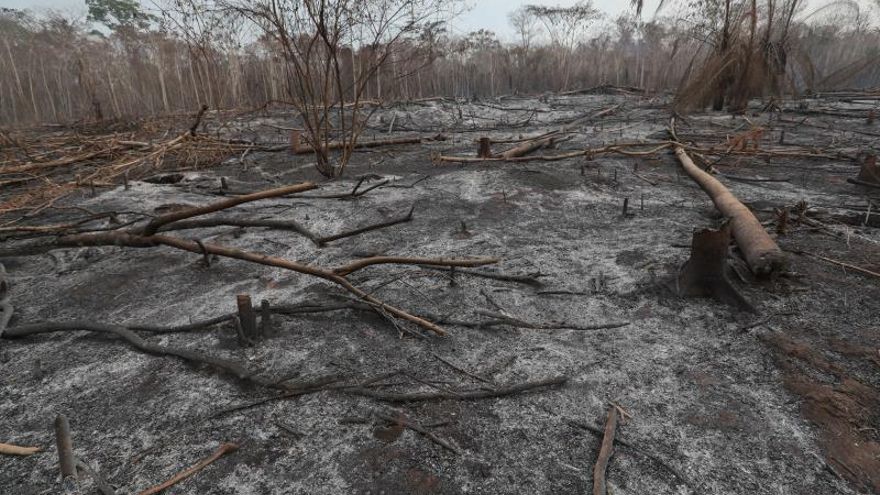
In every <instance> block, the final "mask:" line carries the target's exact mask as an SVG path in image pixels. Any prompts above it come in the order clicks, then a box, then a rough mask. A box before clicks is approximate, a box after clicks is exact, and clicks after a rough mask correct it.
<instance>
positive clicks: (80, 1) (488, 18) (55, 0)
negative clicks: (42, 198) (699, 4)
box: [0, 0, 657, 38]
mask: <svg viewBox="0 0 880 495" xmlns="http://www.w3.org/2000/svg"><path fill="white" fill-rule="evenodd" d="M466 1H467V4H468V6H470V7H472V8H471V10H470V11H468V12H465V13H464V14H462V15H461V17H459V18H458V19H455V20H454V21H453V22H452V25H451V27H452V31H453V32H454V33H457V34H464V33H467V32H469V31H475V30H477V29H488V30H490V31H495V32H496V33H497V34H498V35H499V36H500V37H502V38H508V37H511V36H512V35H513V31H512V29H511V27H510V24H509V22H508V20H507V15H508V14H509V13H510V12H513V11H514V10H516V8H517V7H520V6H521V5H525V4H541V5H572V4H574V3H575V2H576V0H466ZM656 2H657V0H648V2H647V4H646V5H647V7H646V8H645V13H644V16H645V17H650V16H652V15H653V13H654V10H653V9H654V8H655V6H656ZM143 3H144V4H146V5H150V3H151V2H149V1H144V2H143ZM593 4H594V5H595V6H596V7H597V8H598V9H599V10H601V11H603V12H605V13H606V14H608V15H609V16H617V14H619V13H621V12H624V11H626V10H627V9H629V5H630V4H629V0H593ZM0 7H8V8H16V9H32V10H40V9H47V8H48V9H56V10H61V11H63V12H72V13H77V14H83V15H85V12H86V6H85V0H0Z"/></svg>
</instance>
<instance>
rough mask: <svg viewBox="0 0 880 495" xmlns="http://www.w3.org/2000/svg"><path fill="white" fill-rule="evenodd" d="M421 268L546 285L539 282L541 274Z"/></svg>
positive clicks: (538, 285) (432, 267)
mask: <svg viewBox="0 0 880 495" xmlns="http://www.w3.org/2000/svg"><path fill="white" fill-rule="evenodd" d="M419 268H425V269H427V270H438V271H442V272H448V273H449V274H450V275H453V276H454V275H459V274H461V275H469V276H471V277H479V278H488V279H492V280H501V281H504V282H515V283H518V284H525V285H532V286H535V287H541V286H543V285H544V284H543V283H542V282H541V281H540V280H538V277H540V276H542V275H540V274H535V275H532V276H529V275H508V274H504V273H493V272H486V271H480V270H462V269H460V268H455V269H452V268H444V267H438V266H427V265H419Z"/></svg>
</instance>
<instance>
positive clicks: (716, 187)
mask: <svg viewBox="0 0 880 495" xmlns="http://www.w3.org/2000/svg"><path fill="white" fill-rule="evenodd" d="M675 156H677V157H678V161H679V162H681V166H682V168H684V170H685V172H687V174H688V175H689V176H690V177H691V179H693V180H694V182H696V183H697V184H698V185H699V186H700V188H702V189H703V191H705V192H706V194H708V195H709V197H710V198H711V199H712V202H713V203H715V207H716V208H718V211H720V212H721V214H722V215H724V216H725V217H727V218H730V226H731V229H732V231H733V237H734V239H736V244H737V245H738V246H739V249H740V251H742V253H743V256H744V257H745V259H746V263H748V264H749V268H750V269H751V270H752V273H754V274H755V275H757V276H759V277H765V276H769V275H772V274H774V273H777V272H779V271H780V270H782V269H783V268H784V267H785V264H786V263H785V261H786V259H785V255H784V254H783V252H782V250H780V249H779V246H777V245H776V241H774V240H773V239H771V238H770V234H768V233H767V231H766V230H765V229H764V226H763V225H761V222H759V221H758V219H757V218H755V215H754V214H753V213H752V212H751V210H749V209H748V208H747V207H746V206H745V205H744V204H742V203H741V202H740V201H739V200H738V199H737V198H736V196H734V195H733V193H731V192H730V191H729V190H728V189H727V188H726V187H725V186H724V184H722V183H721V182H719V181H718V179H716V178H715V177H712V176H711V175H709V174H708V173H707V172H705V171H703V170H702V169H701V168H700V167H698V166H697V165H696V164H695V163H694V161H693V160H691V157H690V156H688V154H687V152H686V151H685V149H684V147H683V146H682V145H680V144H676V145H675Z"/></svg>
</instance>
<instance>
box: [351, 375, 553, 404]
mask: <svg viewBox="0 0 880 495" xmlns="http://www.w3.org/2000/svg"><path fill="white" fill-rule="evenodd" d="M567 381H568V377H566V376H557V377H553V378H547V379H544V380H538V381H534V382H525V383H518V384H515V385H508V386H503V387H498V388H497V389H495V390H475V391H461V392H459V391H455V392H452V391H436V392H412V393H397V392H380V391H377V390H370V389H368V388H363V387H352V388H345V389H343V391H344V392H345V393H350V394H353V395H360V396H364V397H371V398H373V399H376V400H380V401H383V402H392V403H403V402H425V401H433V400H478V399H492V398H496V397H506V396H510V395H517V394H521V393H524V392H528V391H531V390H534V389H537V388H543V387H553V386H557V385H563V384H564V383H565V382H567Z"/></svg>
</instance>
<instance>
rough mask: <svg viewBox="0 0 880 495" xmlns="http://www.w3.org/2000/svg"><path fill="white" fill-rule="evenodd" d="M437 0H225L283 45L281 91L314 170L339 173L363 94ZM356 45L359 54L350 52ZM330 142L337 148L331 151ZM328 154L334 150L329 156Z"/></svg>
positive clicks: (361, 119)
mask: <svg viewBox="0 0 880 495" xmlns="http://www.w3.org/2000/svg"><path fill="white" fill-rule="evenodd" d="M448 4H449V2H444V1H443V0H259V1H256V2H251V1H247V2H246V1H243V0H241V1H239V0H230V2H229V3H228V4H227V7H228V8H230V9H232V10H234V11H235V12H238V13H241V14H242V15H244V16H245V17H247V18H249V19H250V20H252V21H253V22H255V23H256V24H257V25H258V26H259V27H260V28H261V29H262V30H263V32H264V33H265V34H266V35H267V36H268V37H271V38H272V39H273V40H274V41H275V42H276V44H277V47H278V48H279V50H280V51H281V52H282V53H283V56H284V61H285V64H286V69H287V72H286V81H287V88H286V89H287V94H288V97H289V99H290V103H291V104H293V106H294V107H295V108H296V110H297V111H298V112H299V114H300V115H301V118H302V123H303V127H304V130H305V135H304V137H305V139H306V141H307V142H306V144H307V145H308V146H310V147H311V148H312V149H313V150H314V153H315V157H316V159H317V168H318V171H319V172H320V173H321V174H323V175H324V176H326V177H338V176H340V175H341V174H342V173H343V171H344V170H345V167H346V164H347V163H348V162H349V160H350V159H351V155H352V152H353V150H354V147H355V145H356V143H357V140H358V138H359V137H360V135H361V133H362V132H363V130H364V128H365V125H366V122H367V120H368V118H369V113H370V112H365V111H364V108H365V106H364V95H365V94H366V91H367V89H368V87H369V85H370V83H371V82H372V81H376V82H377V84H378V83H381V78H380V76H381V70H382V68H383V67H384V66H386V65H387V64H389V63H390V61H392V60H399V58H397V57H395V52H396V51H397V50H398V49H399V48H400V47H401V46H402V45H403V44H404V43H403V42H404V41H405V40H409V41H412V39H417V35H418V34H419V33H420V32H421V31H422V29H423V28H424V26H425V25H426V24H427V23H429V22H430V21H433V20H435V19H436V16H437V15H438V14H439V13H440V12H441V11H442V10H444V9H447V8H449V7H448ZM355 53H359V54H360V56H355ZM333 150H338V152H337V153H333ZM334 155H335V156H334Z"/></svg>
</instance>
